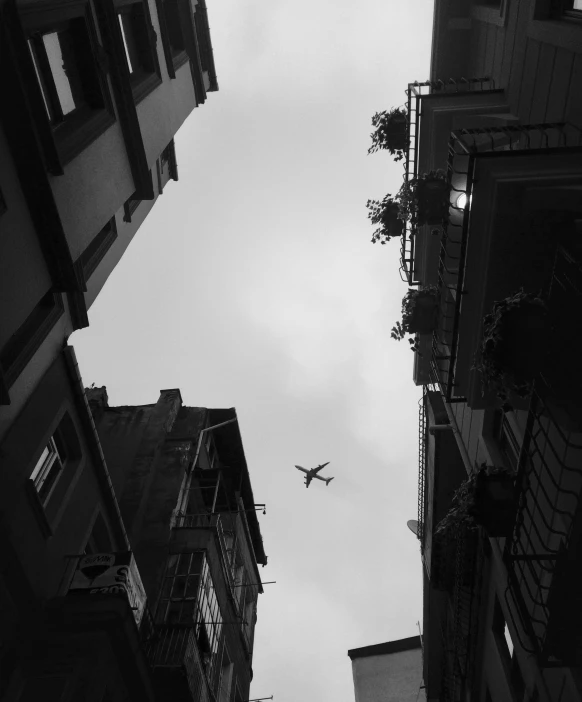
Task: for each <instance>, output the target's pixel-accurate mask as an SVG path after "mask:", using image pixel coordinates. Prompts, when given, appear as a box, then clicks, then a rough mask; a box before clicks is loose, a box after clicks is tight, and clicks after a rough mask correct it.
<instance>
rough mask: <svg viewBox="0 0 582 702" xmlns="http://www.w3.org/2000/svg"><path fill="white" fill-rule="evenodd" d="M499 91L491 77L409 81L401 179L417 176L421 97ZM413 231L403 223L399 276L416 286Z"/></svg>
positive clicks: (410, 178) (409, 225) (408, 224)
mask: <svg viewBox="0 0 582 702" xmlns="http://www.w3.org/2000/svg"><path fill="white" fill-rule="evenodd" d="M476 91H479V92H482V93H485V92H498V91H496V90H495V83H494V81H493V79H492V78H488V77H485V78H449V79H448V80H436V81H430V80H426V81H423V82H418V81H415V82H414V83H409V84H408V88H407V89H406V97H407V101H406V107H407V111H408V147H407V149H406V156H405V160H404V181H405V182H406V183H408V182H409V181H410V180H412V179H413V178H415V177H416V176H417V175H418V156H419V137H420V120H421V116H422V112H421V100H422V98H424V97H426V96H428V95H436V96H438V97H440V96H442V95H457V94H465V93H467V92H476ZM414 237H415V231H414V229H413V228H412V226H411V224H410V222H407V223H406V227H405V231H404V234H403V235H402V243H401V254H400V276H401V278H402V280H404V281H405V282H407V283H408V284H409V285H418V282H419V281H417V280H416V277H415V271H414V247H415V239H414Z"/></svg>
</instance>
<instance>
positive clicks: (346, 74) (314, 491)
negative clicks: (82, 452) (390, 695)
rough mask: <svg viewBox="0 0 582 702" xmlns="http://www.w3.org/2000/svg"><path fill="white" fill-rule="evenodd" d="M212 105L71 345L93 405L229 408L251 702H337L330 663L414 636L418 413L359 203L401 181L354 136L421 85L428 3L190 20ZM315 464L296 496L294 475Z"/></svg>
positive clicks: (273, 10)
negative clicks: (177, 394) (250, 500)
mask: <svg viewBox="0 0 582 702" xmlns="http://www.w3.org/2000/svg"><path fill="white" fill-rule="evenodd" d="M208 5H209V8H208V9H209V16H210V21H211V29H212V37H213V43H214V53H215V59H216V65H217V72H218V79H219V85H220V92H219V93H216V94H211V95H210V96H209V99H208V101H207V103H206V104H205V105H204V106H203V107H201V108H199V109H197V110H196V111H195V112H194V114H192V115H191V116H190V118H189V119H188V121H187V122H186V124H185V125H184V126H183V128H182V129H181V131H180V132H179V134H178V137H177V139H176V148H177V155H178V167H179V174H180V180H179V182H178V183H171V184H169V186H168V187H167V189H166V190H165V191H164V195H163V197H161V198H160V200H159V201H158V203H157V204H156V206H155V208H154V210H153V211H152V213H151V214H150V216H149V217H148V219H147V221H146V223H145V224H144V225H143V227H142V228H141V229H140V231H139V232H138V234H137V236H136V237H135V239H134V241H133V242H132V244H131V246H130V247H129V249H128V251H127V253H126V255H125V256H124V258H123V260H122V261H121V263H120V264H119V266H118V267H117V268H116V270H115V271H114V273H113V275H112V276H111V277H110V279H109V281H108V282H107V284H106V286H105V288H104V290H103V291H102V293H101V295H100V296H99V298H98V300H97V301H96V303H95V304H94V305H93V307H92V308H91V311H90V321H91V326H90V328H89V329H87V330H83V331H81V332H76V333H75V334H74V335H73V337H72V339H71V343H72V344H73V345H74V346H75V349H76V351H77V354H78V356H79V360H80V363H81V368H82V371H83V376H84V380H85V383H86V384H87V385H89V384H91V383H93V382H94V383H96V384H97V385H107V389H108V393H109V397H110V403H111V404H112V405H115V404H140V403H152V402H155V401H156V400H157V398H158V393H159V390H160V389H162V388H171V387H179V388H180V389H181V391H182V396H183V398H184V401H185V403H186V404H187V405H198V406H207V407H232V406H235V407H236V408H237V411H238V415H239V418H240V423H241V431H242V435H243V439H244V443H245V450H246V454H247V459H248V463H249V467H250V470H251V478H252V482H253V486H254V493H255V499H256V500H257V502H266V503H267V515H266V516H262V515H260V521H261V526H262V530H263V537H264V541H265V547H266V551H267V553H268V555H269V565H268V566H267V568H265V569H264V570H263V571H262V575H263V580H276V581H277V584H276V585H268V586H266V587H265V594H264V595H262V596H261V598H260V600H259V612H258V614H259V619H258V625H257V636H256V646H255V657H254V662H253V668H254V671H255V677H254V681H253V687H252V691H251V692H252V696H253V697H263V696H270V695H271V694H274V696H275V700H276V702H296V700H298V699H317V700H319V702H332V701H333V702H352V700H353V699H354V697H353V684H352V677H351V666H350V661H349V658H348V657H347V650H348V649H349V648H355V647H359V646H365V645H369V644H374V643H380V642H383V641H389V640H393V639H398V638H402V637H406V636H412V635H415V634H416V633H417V632H418V630H417V627H416V622H417V620H419V619H421V567H420V557H419V549H418V546H417V542H416V541H415V539H414V537H413V535H412V534H411V533H410V532H409V531H408V530H407V528H406V521H407V520H408V519H411V518H416V486H417V466H418V455H417V453H418V439H417V436H418V399H419V397H420V390H419V388H416V387H415V386H414V385H413V383H412V354H411V353H410V351H409V349H408V344H405V342H402V343H401V344H397V343H396V342H394V341H392V340H391V339H390V328H391V326H392V325H393V323H394V322H395V321H396V319H398V318H399V312H400V301H401V298H402V296H403V294H404V292H405V291H406V287H405V285H404V284H403V283H402V282H401V281H400V278H399V274H398V254H399V245H398V243H397V242H392V244H391V245H390V246H384V247H380V246H379V245H372V244H371V243H370V238H371V233H372V229H371V227H370V226H369V223H368V220H367V219H366V214H367V211H366V208H365V203H366V200H367V199H368V198H370V197H373V198H381V197H382V196H383V195H384V194H385V193H386V192H395V191H396V190H397V188H398V187H399V184H400V182H401V178H402V166H401V165H400V164H395V163H394V162H393V161H392V160H391V158H390V156H389V155H388V154H376V155H374V156H367V155H366V151H367V148H368V145H369V134H370V131H371V124H370V120H371V116H372V114H373V113H374V112H375V111H377V110H381V109H385V108H389V107H392V106H395V105H398V104H400V103H403V102H404V99H405V96H404V90H405V88H406V85H407V83H408V82H409V81H412V80H423V79H425V78H426V77H428V72H429V56H430V34H431V26H432V5H433V2H432V0H408V1H407V2H402V1H401V0H358V2H354V1H353V0H350V1H349V2H348V0H294V1H291V0H267V1H263V2H259V0H242V1H241V0H208ZM324 461H331V464H330V466H329V467H328V468H327V469H326V470H325V473H326V474H327V475H334V476H335V478H336V479H335V481H334V482H333V483H331V484H330V486H329V487H325V485H324V484H323V483H317V484H315V483H313V484H312V486H311V487H310V488H309V490H305V488H304V486H303V481H302V476H301V475H300V474H299V472H298V471H296V470H295V469H294V467H293V465H294V464H295V463H299V464H300V465H304V466H313V465H316V464H317V463H320V462H324Z"/></svg>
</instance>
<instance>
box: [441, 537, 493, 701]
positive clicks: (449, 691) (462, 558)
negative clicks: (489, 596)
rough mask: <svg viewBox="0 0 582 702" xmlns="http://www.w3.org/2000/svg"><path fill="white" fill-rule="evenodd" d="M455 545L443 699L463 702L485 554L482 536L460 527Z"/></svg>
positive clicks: (470, 668)
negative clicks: (461, 701)
mask: <svg viewBox="0 0 582 702" xmlns="http://www.w3.org/2000/svg"><path fill="white" fill-rule="evenodd" d="M453 538H454V540H455V542H456V553H455V562H454V570H455V572H454V580H453V587H452V594H451V599H450V602H449V609H448V613H447V618H446V621H445V625H444V628H443V631H442V634H443V651H444V655H443V699H444V701H445V702H460V700H461V699H465V688H466V686H467V684H469V683H470V681H471V678H472V674H473V664H474V660H475V647H476V642H477V634H478V627H477V622H478V612H479V607H480V600H481V575H482V572H483V561H484V556H483V551H482V548H481V546H480V532H479V531H478V530H475V529H467V528H464V527H460V528H458V529H457V531H456V533H455V534H454V536H453Z"/></svg>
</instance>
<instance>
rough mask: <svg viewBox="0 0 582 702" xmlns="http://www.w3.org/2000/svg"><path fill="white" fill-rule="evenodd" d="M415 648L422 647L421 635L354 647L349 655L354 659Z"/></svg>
mask: <svg viewBox="0 0 582 702" xmlns="http://www.w3.org/2000/svg"><path fill="white" fill-rule="evenodd" d="M415 648H422V646H421V643H420V636H410V637H408V638H407V639H398V641H386V643H380V644H373V645H372V646H362V647H361V648H352V649H350V650H349V651H348V656H349V657H350V658H351V659H352V660H354V658H367V657H368V656H382V655H384V654H386V653H399V652H400V651H411V650H413V649H415Z"/></svg>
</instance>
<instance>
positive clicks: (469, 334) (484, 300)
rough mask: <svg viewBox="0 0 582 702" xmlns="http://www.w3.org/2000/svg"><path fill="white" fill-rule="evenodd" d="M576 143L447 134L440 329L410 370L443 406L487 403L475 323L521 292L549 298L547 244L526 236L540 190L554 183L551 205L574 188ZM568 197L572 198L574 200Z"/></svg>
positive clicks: (567, 136)
mask: <svg viewBox="0 0 582 702" xmlns="http://www.w3.org/2000/svg"><path fill="white" fill-rule="evenodd" d="M581 137H582V135H581V134H580V132H579V131H578V130H575V129H574V128H571V127H569V126H568V125H564V124H538V125H521V126H504V127H495V128H481V129H462V130H457V131H454V132H453V133H452V134H451V137H450V142H449V159H448V165H447V171H448V178H449V183H450V184H451V198H450V199H451V204H450V208H449V221H448V222H447V223H444V224H443V227H442V230H443V231H442V235H441V242H440V251H439V253H438V257H436V256H435V261H434V265H433V266H429V268H431V269H434V270H437V271H438V278H437V280H436V285H437V287H438V288H439V290H440V316H439V324H438V326H437V329H436V330H435V332H434V334H433V336H432V348H430V345H429V344H428V342H427V343H426V344H425V345H426V346H428V349H429V351H428V353H424V354H423V356H419V357H417V359H416V364H415V379H416V382H417V383H426V382H428V381H429V379H430V380H432V381H434V382H438V384H439V386H440V388H441V391H442V393H443V396H444V397H445V398H446V401H447V402H456V401H461V402H464V401H468V402H469V406H471V407H473V408H475V409H478V408H482V407H485V406H487V405H488V403H490V402H491V399H492V398H488V397H483V395H482V392H481V378H480V374H479V373H477V372H476V371H473V370H472V366H473V364H474V355H475V351H476V350H477V347H478V343H479V340H480V335H481V326H482V319H483V316H484V314H486V313H487V312H488V311H489V310H490V309H491V307H492V305H493V303H494V302H495V301H496V300H499V299H503V298H504V297H506V296H507V295H509V294H512V293H514V292H515V291H516V290H518V289H520V288H522V287H523V288H525V289H526V290H528V289H531V290H540V289H543V288H544V287H545V288H546V289H547V285H548V282H549V279H550V275H551V265H552V259H553V255H554V253H555V247H556V242H555V240H554V239H553V238H552V237H551V236H549V235H547V236H546V235H544V236H545V238H544V236H542V235H541V234H540V235H539V236H537V235H536V236H537V238H535V236H534V234H531V235H530V229H531V227H532V226H534V225H531V222H534V224H535V221H536V219H537V220H539V212H538V211H536V210H535V206H536V203H535V200H536V197H537V198H538V199H539V198H540V195H539V190H540V187H541V186H542V185H543V184H544V183H546V184H551V183H555V182H557V183H560V185H559V186H558V190H556V191H555V192H554V195H553V197H561V196H565V195H567V194H568V193H567V187H568V186H567V185H566V186H564V183H568V182H569V181H572V182H574V180H575V179H576V178H577V179H578V180H579V158H580V153H582V146H581V144H582V138H581ZM544 192H545V196H544V197H545V198H546V200H545V202H547V204H548V207H551V206H552V202H551V201H550V199H548V198H550V195H548V190H546V191H544ZM572 195H573V196H577V197H578V198H579V194H577V192H574V190H573V191H572ZM461 196H464V197H463V199H464V202H462V201H461V202H459V198H460V197H461ZM538 204H539V203H538ZM459 205H462V206H459ZM526 215H527V217H529V219H524V218H525V217H526ZM520 228H525V229H526V230H527V231H528V236H529V239H528V240H527V241H526V240H525V239H524V238H523V237H522V236H521V235H518V234H519V232H520ZM551 246H553V247H554V248H553V251H551V252H550V250H549V248H548V247H551ZM544 247H545V248H544ZM461 340H462V343H461ZM421 350H422V344H421Z"/></svg>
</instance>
